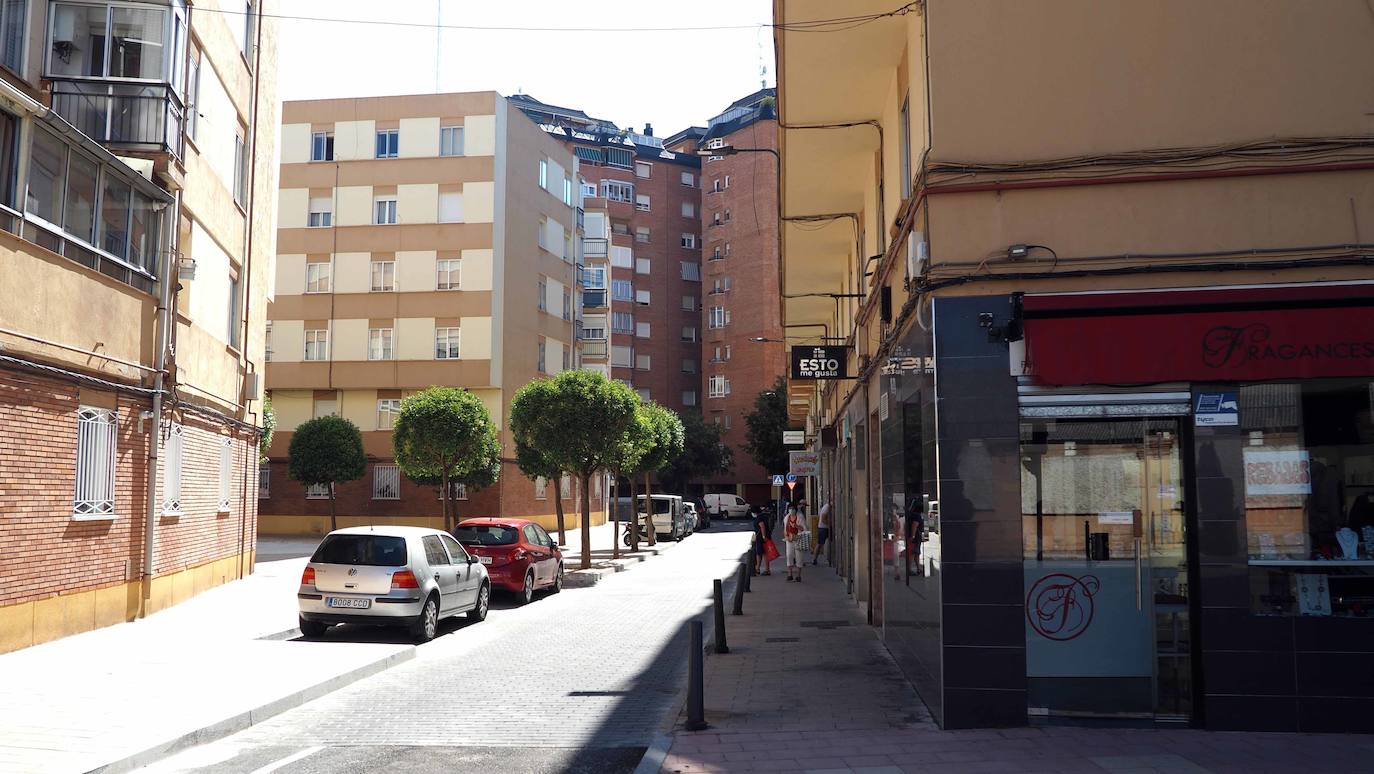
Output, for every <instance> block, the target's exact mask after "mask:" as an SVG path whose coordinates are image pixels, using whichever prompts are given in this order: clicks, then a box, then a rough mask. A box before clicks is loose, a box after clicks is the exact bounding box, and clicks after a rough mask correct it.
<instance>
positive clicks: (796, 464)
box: [787, 451, 821, 478]
mask: <svg viewBox="0 0 1374 774" xmlns="http://www.w3.org/2000/svg"><path fill="white" fill-rule="evenodd" d="M787 472H789V473H791V474H792V475H794V476H796V477H797V478H802V477H805V476H819V475H820V474H821V455H819V454H817V453H816V452H812V451H793V452H788V453H787Z"/></svg>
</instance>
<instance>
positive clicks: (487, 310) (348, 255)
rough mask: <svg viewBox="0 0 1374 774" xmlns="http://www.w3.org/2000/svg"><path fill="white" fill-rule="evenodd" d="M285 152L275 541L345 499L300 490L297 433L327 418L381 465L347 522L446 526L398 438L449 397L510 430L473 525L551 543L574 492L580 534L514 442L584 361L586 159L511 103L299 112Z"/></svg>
mask: <svg viewBox="0 0 1374 774" xmlns="http://www.w3.org/2000/svg"><path fill="white" fill-rule="evenodd" d="M281 151H282V152H281V182H280V193H279V199H280V210H279V213H278V221H277V225H278V230H277V269H276V287H275V296H274V299H273V301H272V304H271V305H270V308H269V323H268V324H269V327H270V333H269V339H270V342H271V347H270V348H271V358H270V363H269V364H268V366H267V386H268V389H269V390H270V393H271V397H272V401H273V408H274V410H275V412H276V416H277V422H278V424H277V433H276V436H275V439H274V441H273V444H272V448H271V450H270V451H269V456H270V461H269V462H268V464H267V465H266V466H264V468H263V471H262V473H261V479H260V484H259V495H258V496H259V498H261V499H260V510H261V512H262V516H261V530H262V531H263V532H264V533H271V534H323V533H324V532H327V531H328V525H329V502H328V499H329V493H328V491H327V490H325V489H321V490H318V491H316V490H311V491H307V489H306V488H305V487H304V486H302V485H301V484H299V483H297V482H294V481H291V480H289V479H288V477H287V450H288V448H289V445H290V439H291V431H292V430H293V429H294V428H295V427H297V426H299V425H300V424H301V423H302V422H305V421H306V420H309V419H311V418H312V417H318V416H323V415H325V414H336V415H339V416H343V417H345V418H347V419H349V420H350V421H352V422H353V423H354V424H355V425H357V426H358V428H359V429H360V430H361V431H362V435H363V445H364V450H365V452H366V454H367V457H368V465H367V471H366V473H365V474H364V476H363V478H362V479H360V480H358V481H352V482H344V483H339V484H338V485H337V486H336V497H337V509H338V514H339V523H340V526H348V525H355V524H381V523H405V524H416V525H432V526H438V525H439V524H440V521H441V502H440V498H439V492H438V489H437V488H436V487H433V486H422V485H419V484H416V483H415V482H412V481H410V480H409V479H407V478H406V477H405V476H404V475H402V474H401V472H400V471H399V469H398V468H397V467H396V464H395V458H394V455H393V450H392V441H391V426H392V422H393V421H394V420H395V417H396V416H397V413H398V412H399V410H400V402H401V399H402V398H404V397H405V396H407V395H409V394H412V393H414V392H417V391H419V390H423V389H425V388H426V387H430V386H434V385H442V386H450V387H462V388H465V389H467V390H470V391H471V392H473V393H475V394H477V395H478V396H480V397H481V398H482V400H483V402H484V403H485V404H486V406H487V409H488V410H489V411H490V412H491V416H492V419H493V420H494V421H495V422H496V424H497V426H498V427H499V428H500V433H501V439H502V449H503V458H504V459H503V463H502V469H501V476H500V479H499V481H498V483H497V484H496V485H495V486H492V487H488V488H485V489H482V490H479V491H473V492H467V491H465V490H463V489H462V488H460V489H459V491H458V506H457V511H458V515H459V516H460V517H463V516H474V517H475V516H496V515H501V516H512V517H529V518H534V519H536V520H538V521H539V522H540V523H542V524H544V526H546V527H550V528H551V527H553V526H554V524H555V511H556V504H555V501H554V498H556V497H560V496H561V498H562V499H563V500H564V503H563V505H564V507H565V509H566V510H567V511H568V512H569V517H568V519H569V521H568V523H569V524H576V523H577V520H576V518H575V517H574V516H573V515H572V511H573V510H574V508H573V504H574V502H575V501H574V499H573V498H574V496H575V495H576V491H575V483H574V482H572V481H569V480H565V481H563V482H562V483H561V485H560V483H559V482H545V481H543V480H536V481H532V480H530V479H528V478H526V477H525V476H524V475H523V474H521V473H520V471H519V469H518V468H517V467H516V466H515V464H514V458H515V448H514V442H513V440H512V439H511V437H510V432H509V430H508V429H507V427H506V421H507V417H508V414H509V411H508V410H509V406H510V400H511V397H512V396H513V395H514V393H515V391H516V390H517V389H519V388H520V387H521V386H523V385H524V384H526V383H527V382H529V381H530V380H532V379H535V378H538V377H541V376H550V375H554V374H557V373H559V372H560V371H562V370H564V369H567V368H574V367H577V365H578V363H579V352H578V346H577V342H578V337H577V332H578V328H579V327H580V325H581V321H580V318H579V314H580V310H579V303H578V301H579V293H580V288H579V277H578V275H579V264H578V261H577V248H578V247H579V242H580V239H579V220H580V208H579V207H578V206H577V205H578V197H579V196H580V191H579V190H578V185H577V178H576V174H577V173H576V169H577V162H576V160H575V157H574V156H573V154H572V153H571V152H570V151H569V150H567V149H565V148H564V147H562V146H561V145H560V144H559V143H557V142H555V141H554V140H552V139H551V138H549V137H548V136H546V135H545V133H544V132H542V131H540V129H539V127H538V126H536V125H535V124H534V123H533V122H531V121H530V120H529V119H527V118H526V117H525V116H524V115H523V114H522V113H521V112H520V111H519V110H516V109H514V108H513V106H512V105H511V103H510V102H509V101H508V100H507V99H506V98H504V97H502V96H500V95H499V94H496V93H495V92H473V93H463V94H439V95H422V96H404V97H377V98H367V99H336V100H310V101H301V102H290V103H286V104H285V105H284V106H283V117H282V149H281ZM600 489H601V485H600V484H599V483H598V484H596V486H595V488H594V490H593V492H592V495H593V498H594V503H593V510H594V511H597V512H599V510H600V508H599V505H598V503H599V500H600V495H601V492H600Z"/></svg>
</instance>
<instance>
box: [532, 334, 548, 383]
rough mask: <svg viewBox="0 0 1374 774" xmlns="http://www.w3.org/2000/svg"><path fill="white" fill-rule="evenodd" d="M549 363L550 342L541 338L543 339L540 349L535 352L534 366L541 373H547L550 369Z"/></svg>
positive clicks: (540, 342)
mask: <svg viewBox="0 0 1374 774" xmlns="http://www.w3.org/2000/svg"><path fill="white" fill-rule="evenodd" d="M548 365H549V345H548V342H546V341H544V340H542V339H541V340H540V341H539V345H538V349H537V350H536V352H535V363H534V368H535V370H536V371H538V372H539V373H541V374H546V373H548V372H549V370H548Z"/></svg>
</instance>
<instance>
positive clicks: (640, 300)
mask: <svg viewBox="0 0 1374 774" xmlns="http://www.w3.org/2000/svg"><path fill="white" fill-rule="evenodd" d="M635 303H636V304H643V305H644V306H648V305H649V291H647V290H636V291H635Z"/></svg>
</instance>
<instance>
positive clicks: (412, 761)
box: [143, 522, 748, 774]
mask: <svg viewBox="0 0 1374 774" xmlns="http://www.w3.org/2000/svg"><path fill="white" fill-rule="evenodd" d="M747 530H748V525H747V524H746V523H745V522H717V523H716V524H715V525H713V526H712V528H711V530H710V531H708V532H704V533H699V534H696V535H693V536H691V537H689V538H687V539H686V540H684V541H683V542H682V543H681V544H680V545H677V546H674V547H673V548H672V550H669V551H666V552H664V553H663V554H662V555H661V556H658V557H655V558H653V559H651V560H650V561H647V562H645V563H644V564H642V565H640V566H638V567H636V568H634V569H632V570H630V571H628V572H621V573H617V574H615V575H613V576H611V577H609V578H607V579H604V580H602V581H601V582H600V583H599V584H597V585H596V586H594V587H591V588H586V589H567V590H565V591H563V592H562V593H560V594H557V595H552V596H550V595H542V596H540V597H537V598H536V600H535V601H534V602H533V603H532V604H530V605H529V606H527V607H516V606H514V604H513V602H511V601H510V600H509V599H506V598H503V597H502V596H501V595H498V596H497V597H496V598H495V600H494V601H493V609H492V612H491V614H490V616H489V617H488V619H487V620H486V621H485V622H483V623H480V624H469V623H468V622H466V621H461V620H451V621H446V622H445V625H444V627H443V629H442V634H441V636H440V637H438V638H437V639H436V640H434V641H433V642H431V643H429V644H427V645H423V646H421V647H420V648H419V649H418V653H417V655H416V657H415V659H414V660H413V661H410V662H407V663H405V664H402V665H401V666H398V667H395V668H393V669H390V670H388V671H386V672H382V673H380V674H377V675H375V676H372V677H370V678H367V679H365V680H362V681H360V682H358V683H355V684H353V685H351V686H349V687H347V688H344V689H342V690H339V691H337V692H335V693H332V694H330V695H327V696H324V697H322V698H319V699H316V700H315V701H312V702H309V703H307V704H304V705H303V706H301V707H298V708H295V709H292V710H290V711H287V712H285V713H282V714H280V715H278V716H276V717H273V718H271V719H269V720H267V721H265V722H263V723H260V724H258V725H255V726H253V727H252V728H249V729H247V730H244V731H242V732H240V733H238V734H236V735H234V736H230V737H226V738H225V739H222V740H220V741H217V742H214V743H211V744H207V745H203V746H200V747H196V748H192V749H189V750H185V751H183V752H181V753H179V754H177V755H175V756H173V757H171V758H168V759H166V760H164V761H161V762H159V763H157V764H154V765H152V766H148V767H146V768H145V769H143V771H146V772H182V771H214V772H227V773H229V774H250V773H251V774H259V773H261V774H266V772H270V771H280V772H301V773H305V772H334V771H375V770H388V769H390V770H405V771H414V772H428V771H433V772H438V771H450V770H454V769H457V768H467V767H472V768H474V769H477V770H499V771H509V772H516V771H529V772H540V771H574V772H578V771H580V772H614V771H632V770H633V769H634V767H635V766H636V765H637V764H638V763H639V759H640V757H641V756H642V755H643V753H644V750H645V748H646V747H647V746H648V744H649V743H650V742H651V741H652V739H653V737H654V735H655V734H656V733H659V732H660V729H661V726H662V725H663V724H664V723H670V722H671V720H672V718H671V717H670V715H671V714H672V713H673V712H674V710H675V708H676V705H677V700H678V698H677V697H678V693H679V690H680V689H681V688H682V686H683V679H684V674H685V660H684V659H685V652H686V645H685V636H684V628H685V627H684V622H685V621H687V620H689V619H690V618H691V617H693V616H695V615H699V614H701V613H702V612H703V611H706V612H707V613H708V616H709V609H710V592H711V580H712V579H714V578H720V577H724V576H727V575H729V574H730V573H732V572H734V571H735V569H736V568H737V567H738V560H739V557H740V555H741V554H742V553H743V552H744V550H745V549H746V547H747V544H748V534H747ZM404 638H405V635H404V634H403V633H402V632H400V631H387V630H370V629H357V628H352V627H340V628H336V629H333V630H331V631H330V632H329V634H328V635H327V637H326V641H329V640H339V641H344V640H348V641H353V642H359V641H361V642H404V641H405V639H404Z"/></svg>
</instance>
